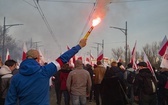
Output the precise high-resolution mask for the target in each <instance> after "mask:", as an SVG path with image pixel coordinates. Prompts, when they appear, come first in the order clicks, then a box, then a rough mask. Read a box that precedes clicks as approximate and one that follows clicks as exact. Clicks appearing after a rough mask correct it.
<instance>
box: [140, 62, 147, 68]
mask: <svg viewBox="0 0 168 105" xmlns="http://www.w3.org/2000/svg"><path fill="white" fill-rule="evenodd" d="M138 66H143V67H147V64H146V62H139V63H138Z"/></svg>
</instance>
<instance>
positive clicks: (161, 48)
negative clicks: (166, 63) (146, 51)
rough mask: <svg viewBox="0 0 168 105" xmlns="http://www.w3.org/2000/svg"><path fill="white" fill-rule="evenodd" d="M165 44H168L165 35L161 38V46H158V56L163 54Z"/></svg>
mask: <svg viewBox="0 0 168 105" xmlns="http://www.w3.org/2000/svg"><path fill="white" fill-rule="evenodd" d="M167 46H168V40H167V37H166V36H165V37H164V39H163V40H162V43H161V46H160V49H159V52H158V54H159V55H160V56H163V55H164V53H165V51H166V48H167Z"/></svg>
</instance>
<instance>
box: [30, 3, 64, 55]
mask: <svg viewBox="0 0 168 105" xmlns="http://www.w3.org/2000/svg"><path fill="white" fill-rule="evenodd" d="M33 1H34V4H35V6H36V9H37V10H38V12H39V13H40V16H41V17H42V19H43V21H44V23H45V25H46V27H47V29H48V30H49V32H50V34H51V36H52V38H53V39H54V41H55V42H56V43H57V45H58V47H59V48H60V54H61V53H62V49H61V46H60V44H59V43H58V41H57V39H56V37H55V35H54V33H53V31H52V28H51V26H50V24H49V23H48V21H47V18H46V17H45V15H44V13H43V11H42V9H41V7H40V5H39V3H38V0H36V1H35V0H33Z"/></svg>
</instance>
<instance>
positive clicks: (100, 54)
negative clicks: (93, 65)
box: [97, 50, 103, 61]
mask: <svg viewBox="0 0 168 105" xmlns="http://www.w3.org/2000/svg"><path fill="white" fill-rule="evenodd" d="M102 59H103V50H102V51H101V52H100V53H99V55H98V57H97V61H100V60H102Z"/></svg>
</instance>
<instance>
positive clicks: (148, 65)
mask: <svg viewBox="0 0 168 105" xmlns="http://www.w3.org/2000/svg"><path fill="white" fill-rule="evenodd" d="M144 62H146V64H147V67H148V68H149V69H150V71H151V72H152V73H153V74H155V73H154V70H153V67H152V65H151V63H150V62H149V59H148V57H147V55H146V53H145V52H144Z"/></svg>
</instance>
